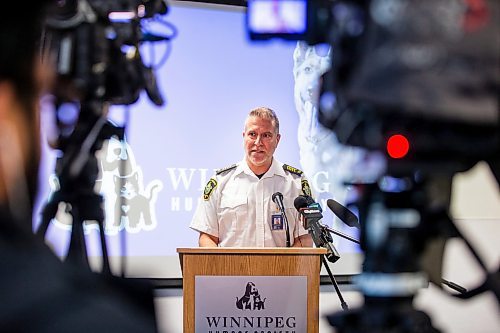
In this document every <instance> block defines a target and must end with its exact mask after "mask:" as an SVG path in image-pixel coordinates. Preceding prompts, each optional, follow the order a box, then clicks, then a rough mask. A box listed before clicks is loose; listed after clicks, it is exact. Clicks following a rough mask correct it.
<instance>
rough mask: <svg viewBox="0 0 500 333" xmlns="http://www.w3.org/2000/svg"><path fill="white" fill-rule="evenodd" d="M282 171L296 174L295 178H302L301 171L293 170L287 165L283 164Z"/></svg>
mask: <svg viewBox="0 0 500 333" xmlns="http://www.w3.org/2000/svg"><path fill="white" fill-rule="evenodd" d="M283 170H285V171H288V172H291V173H293V174H296V175H297V176H302V174H303V173H304V172H302V170H299V169H297V168H294V167H293V166H290V165H288V164H283Z"/></svg>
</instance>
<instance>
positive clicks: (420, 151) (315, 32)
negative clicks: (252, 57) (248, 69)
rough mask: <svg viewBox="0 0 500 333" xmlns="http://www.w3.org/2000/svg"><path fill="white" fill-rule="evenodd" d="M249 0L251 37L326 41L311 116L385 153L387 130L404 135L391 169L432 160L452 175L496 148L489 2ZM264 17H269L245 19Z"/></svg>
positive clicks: (496, 50)
mask: <svg viewBox="0 0 500 333" xmlns="http://www.w3.org/2000/svg"><path fill="white" fill-rule="evenodd" d="M248 6H249V9H248V16H249V18H248V19H247V22H248V31H249V36H250V38H251V39H253V40H262V39H270V38H284V39H289V40H305V41H307V42H308V44H310V45H315V44H318V43H327V44H329V45H330V47H331V49H332V52H333V57H332V65H331V70H330V71H329V72H327V73H326V74H324V75H323V77H322V91H321V94H320V97H319V103H318V104H319V121H320V123H321V124H322V125H323V126H325V127H327V128H329V129H331V130H333V131H334V132H335V134H336V136H337V137H338V139H339V141H340V142H341V143H343V144H346V145H349V146H359V147H363V148H367V149H369V150H378V151H382V152H385V151H386V148H387V142H388V139H389V138H390V137H391V136H392V135H394V134H402V135H404V136H405V137H406V138H407V139H408V140H409V143H410V150H409V152H408V154H407V155H406V156H405V158H404V159H397V160H394V159H389V164H388V166H389V168H390V169H391V170H392V171H395V172H398V171H400V170H401V171H402V172H406V171H408V170H412V169H415V167H419V168H424V169H433V168H435V167H436V165H438V164H440V165H442V168H443V169H446V170H449V171H450V172H451V173H454V172H458V171H464V170H466V169H468V168H470V167H471V166H472V165H474V164H475V163H476V162H477V161H479V160H489V159H492V158H495V156H496V155H498V153H499V148H498V147H499V146H500V138H499V132H500V131H499V130H498V129H499V112H498V110H499V104H498V91H499V87H500V64H499V62H498V59H499V58H500V46H499V45H498V43H497V42H496V41H497V40H498V31H500V20H499V19H498V17H499V13H500V4H499V3H498V2H497V1H491V0H489V1H488V0H485V1H481V3H480V4H479V5H478V6H471V5H470V4H469V3H468V2H467V1H450V0H438V1H433V0H424V1H412V0H406V1H392V0H371V1H359V0H337V1H328V0H312V1H269V0H253V1H252V0H251V1H248ZM257 9H260V12H258V11H257ZM292 11H294V12H293V13H291V12H292ZM290 17H293V19H289V18H290ZM264 18H272V20H270V19H268V21H272V22H273V23H272V24H267V25H266V26H259V25H258V24H257V23H254V24H252V22H261V21H264ZM287 18H288V19H287ZM283 22H285V23H286V22H300V24H295V25H290V26H291V27H295V26H297V27H300V29H288V30H287V29H285V28H283V27H287V25H286V24H285V23H283ZM304 27H305V28H304ZM431 164H432V165H431ZM392 171H391V172H392Z"/></svg>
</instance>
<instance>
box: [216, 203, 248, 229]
mask: <svg viewBox="0 0 500 333" xmlns="http://www.w3.org/2000/svg"><path fill="white" fill-rule="evenodd" d="M247 216H248V199H247V197H246V196H223V197H222V198H221V203H220V211H219V227H220V228H221V231H223V232H231V231H233V232H234V231H239V230H243V229H245V227H246V226H247Z"/></svg>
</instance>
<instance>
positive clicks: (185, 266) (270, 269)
mask: <svg viewBox="0 0 500 333" xmlns="http://www.w3.org/2000/svg"><path fill="white" fill-rule="evenodd" d="M177 252H178V253H179V259H180V264H181V270H182V275H183V297H184V299H183V301H184V309H183V311H184V332H185V333H191V332H195V323H196V313H195V300H196V298H195V297H196V292H197V291H196V290H195V280H196V277H197V276H221V277H224V276H228V277H230V276H249V277H251V276H254V277H256V276H261V277H262V276H263V277H265V276H269V277H278V276H279V277H305V278H306V279H307V291H306V295H307V296H306V297H307V332H309V333H317V332H318V330H319V323H318V321H319V279H320V269H321V257H320V255H321V254H326V250H325V249H322V248H221V247H216V248H178V249H177ZM216 302H217V300H214V304H213V305H214V306H217V304H216Z"/></svg>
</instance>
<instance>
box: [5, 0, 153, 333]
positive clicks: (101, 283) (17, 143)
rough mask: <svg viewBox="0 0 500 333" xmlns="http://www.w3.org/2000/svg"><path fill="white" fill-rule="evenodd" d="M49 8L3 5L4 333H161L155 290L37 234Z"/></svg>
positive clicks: (43, 4)
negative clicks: (61, 251)
mask: <svg viewBox="0 0 500 333" xmlns="http://www.w3.org/2000/svg"><path fill="white" fill-rule="evenodd" d="M47 3H48V1H35V2H30V3H26V2H10V1H9V2H6V3H4V4H3V5H2V14H3V15H2V19H1V20H0V295H1V296H0V297H1V299H2V302H1V305H0V332H155V331H156V321H155V315H154V305H153V297H152V291H151V289H150V288H149V286H147V287H146V286H144V285H142V284H140V285H139V284H138V283H136V282H131V281H127V280H125V279H119V278H115V277H112V276H103V275H101V274H97V273H93V272H91V271H89V270H88V269H84V268H82V267H78V266H72V265H71V264H67V263H63V262H62V261H61V260H60V259H59V258H57V257H56V256H55V255H54V254H53V253H52V251H51V250H50V249H49V248H48V247H47V246H46V245H45V244H44V242H43V240H42V239H41V238H38V237H36V236H35V235H34V234H33V232H32V210H33V202H34V199H35V196H36V193H37V175H38V163H39V159H40V135H39V134H40V130H39V113H38V112H39V106H38V103H39V96H40V94H41V93H42V88H44V82H47V80H46V79H47V78H50V76H51V75H50V70H49V69H48V68H46V67H44V66H43V65H42V63H41V62H40V60H39V48H38V46H37V45H38V41H39V37H40V35H41V31H42V21H43V18H44V15H43V13H44V12H45V7H46V5H47ZM49 81H50V80H49Z"/></svg>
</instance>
